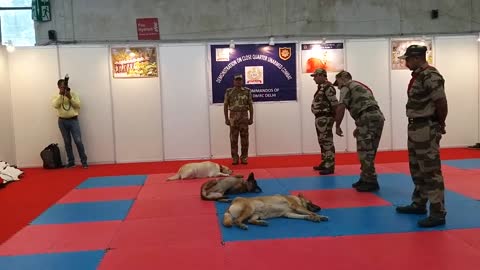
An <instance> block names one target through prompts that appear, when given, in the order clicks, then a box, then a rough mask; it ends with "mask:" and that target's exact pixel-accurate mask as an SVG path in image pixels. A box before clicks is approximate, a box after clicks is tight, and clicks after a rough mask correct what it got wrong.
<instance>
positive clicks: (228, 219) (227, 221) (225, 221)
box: [223, 209, 233, 227]
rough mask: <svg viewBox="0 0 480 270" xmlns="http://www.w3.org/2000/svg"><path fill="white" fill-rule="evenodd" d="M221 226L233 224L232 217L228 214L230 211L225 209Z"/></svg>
mask: <svg viewBox="0 0 480 270" xmlns="http://www.w3.org/2000/svg"><path fill="white" fill-rule="evenodd" d="M223 226H225V227H232V226H233V218H232V215H231V214H230V212H229V211H228V209H227V211H226V212H225V214H223Z"/></svg>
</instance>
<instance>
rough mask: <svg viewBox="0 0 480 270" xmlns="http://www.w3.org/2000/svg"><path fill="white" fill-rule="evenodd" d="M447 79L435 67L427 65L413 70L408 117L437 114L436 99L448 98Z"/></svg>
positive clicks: (409, 90) (407, 107) (409, 89)
mask: <svg viewBox="0 0 480 270" xmlns="http://www.w3.org/2000/svg"><path fill="white" fill-rule="evenodd" d="M444 83H445V80H444V79H443V77H442V75H440V72H438V70H437V69H436V68H434V67H431V66H427V67H426V68H419V69H417V70H415V71H414V72H412V79H411V80H410V83H409V87H408V101H407V106H406V109H407V117H409V118H415V117H431V116H434V115H435V103H434V102H435V101H437V100H439V99H441V98H446V95H445V88H444Z"/></svg>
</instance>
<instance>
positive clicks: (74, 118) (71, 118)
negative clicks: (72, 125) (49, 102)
mask: <svg viewBox="0 0 480 270" xmlns="http://www.w3.org/2000/svg"><path fill="white" fill-rule="evenodd" d="M58 118H60V119H62V120H76V119H77V118H78V116H74V117H70V118H63V117H58Z"/></svg>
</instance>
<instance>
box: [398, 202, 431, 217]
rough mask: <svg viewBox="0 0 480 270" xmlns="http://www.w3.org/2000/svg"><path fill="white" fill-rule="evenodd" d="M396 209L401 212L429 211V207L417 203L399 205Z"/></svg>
mask: <svg viewBox="0 0 480 270" xmlns="http://www.w3.org/2000/svg"><path fill="white" fill-rule="evenodd" d="M395 210H397V212H398V213H401V214H415V215H425V214H426V213H427V208H426V207H425V206H418V205H416V204H415V203H412V204H409V205H404V206H398V207H397V208H396V209H395Z"/></svg>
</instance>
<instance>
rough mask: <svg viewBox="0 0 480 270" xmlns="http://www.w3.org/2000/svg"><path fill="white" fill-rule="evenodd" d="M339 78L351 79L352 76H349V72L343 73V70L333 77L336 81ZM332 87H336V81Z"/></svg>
mask: <svg viewBox="0 0 480 270" xmlns="http://www.w3.org/2000/svg"><path fill="white" fill-rule="evenodd" d="M340 77H349V78H351V77H352V75H351V74H350V72H348V71H345V70H342V71H340V72H339V73H337V75H335V78H336V79H338V78H340ZM333 85H334V86H338V81H337V80H335V82H334V83H333Z"/></svg>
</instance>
